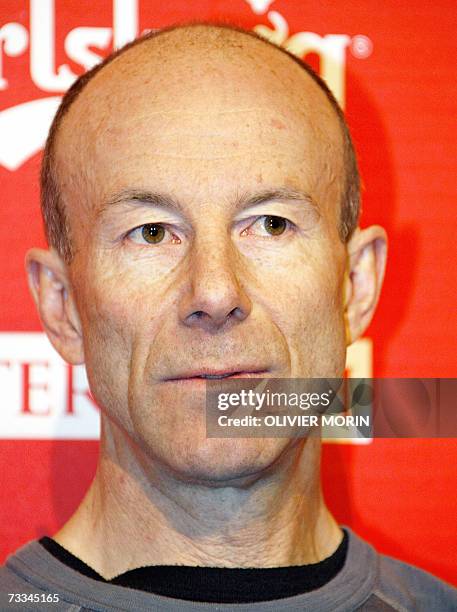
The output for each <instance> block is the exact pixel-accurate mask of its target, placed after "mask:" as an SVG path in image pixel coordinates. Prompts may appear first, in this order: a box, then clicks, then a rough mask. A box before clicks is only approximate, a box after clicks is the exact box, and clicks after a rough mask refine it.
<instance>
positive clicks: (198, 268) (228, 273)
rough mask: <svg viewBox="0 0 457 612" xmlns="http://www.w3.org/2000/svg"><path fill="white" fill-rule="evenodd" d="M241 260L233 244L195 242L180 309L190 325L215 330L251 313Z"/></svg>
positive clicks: (185, 322) (183, 318) (183, 319)
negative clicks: (239, 275)
mask: <svg viewBox="0 0 457 612" xmlns="http://www.w3.org/2000/svg"><path fill="white" fill-rule="evenodd" d="M240 263H241V262H240V261H239V255H238V254H237V253H236V252H235V249H234V247H233V245H230V244H228V245H224V246H223V247H221V245H220V243H219V244H218V245H214V246H213V245H211V247H210V246H209V245H206V246H205V245H200V246H199V247H197V246H196V245H195V248H194V249H193V252H192V253H191V255H190V262H189V270H188V272H189V277H188V283H187V287H186V291H185V294H184V296H183V299H182V300H181V303H180V309H179V310H180V319H181V321H182V322H183V323H184V324H185V325H186V326H188V327H192V328H199V329H203V330H205V331H209V332H215V331H217V330H218V329H220V328H222V327H224V326H225V325H233V324H236V322H241V321H243V320H244V319H245V318H246V317H248V316H249V313H250V312H251V309H252V304H251V301H250V299H249V297H248V295H247V294H246V292H245V290H244V288H243V287H242V285H241V284H240V280H239V278H238V273H237V270H239V268H240Z"/></svg>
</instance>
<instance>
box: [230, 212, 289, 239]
mask: <svg viewBox="0 0 457 612" xmlns="http://www.w3.org/2000/svg"><path fill="white" fill-rule="evenodd" d="M291 225H292V224H291V222H290V221H288V220H287V219H284V217H277V216H276V215H262V216H261V217H258V218H257V219H256V220H255V221H254V223H252V224H251V225H250V226H249V227H247V228H246V229H244V230H243V231H242V232H241V235H242V236H247V235H252V234H257V233H258V234H260V235H264V236H265V235H266V234H269V235H270V236H280V235H281V234H284V232H286V231H287V230H288V229H289V228H290V226H291Z"/></svg>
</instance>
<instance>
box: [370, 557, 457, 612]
mask: <svg viewBox="0 0 457 612" xmlns="http://www.w3.org/2000/svg"><path fill="white" fill-rule="evenodd" d="M378 585H379V586H378V590H379V592H380V594H384V596H385V597H389V596H394V597H395V598H396V599H397V600H398V601H401V602H403V604H404V605H406V606H407V604H408V603H410V602H414V606H415V607H414V608H413V609H415V610H427V611H428V610H440V612H441V611H443V612H444V611H445V610H457V589H456V588H455V587H453V586H451V585H450V584H448V583H446V582H444V581H443V580H440V579H439V578H437V577H436V576H433V575H432V574H430V573H429V572H426V571H425V570H422V569H419V568H418V567H415V566H414V565H410V564H408V563H405V562H404V561H399V560H398V559H393V558H392V557H388V556H387V555H379V573H378ZM407 609H411V608H407Z"/></svg>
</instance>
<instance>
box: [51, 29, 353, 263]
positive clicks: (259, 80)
mask: <svg viewBox="0 0 457 612" xmlns="http://www.w3.org/2000/svg"><path fill="white" fill-rule="evenodd" d="M286 127H287V128H288V129H286ZM234 128H236V129H234ZM295 133H299V134H302V137H298V138H296V137H291V134H295ZM133 135H134V136H135V143H134V145H132V147H130V149H129V150H126V149H125V147H124V148H123V145H124V144H125V142H126V141H130V140H132V137H133ZM267 145H268V146H267ZM254 148H255V149H256V150H257V158H256V161H255V163H256V164H258V165H259V164H260V165H261V160H262V156H263V157H265V158H267V157H269V156H270V151H271V152H272V150H274V151H275V152H276V154H278V152H282V153H281V154H279V156H278V161H277V162H276V164H277V165H278V166H281V164H282V163H283V162H282V161H281V155H282V156H283V157H284V164H287V160H286V158H287V157H288V156H290V157H291V158H294V159H297V158H301V159H302V161H303V166H304V167H308V168H309V172H308V175H307V176H308V177H313V179H311V178H308V183H309V184H308V185H307V188H308V191H310V192H313V193H315V194H316V195H315V197H316V198H318V199H321V200H325V199H327V200H328V201H329V202H331V204H332V205H333V206H334V207H335V210H336V212H337V224H338V231H339V236H340V238H341V240H342V241H346V240H347V239H348V238H349V236H350V235H351V233H352V231H353V229H354V228H355V227H356V225H357V221H358V215H359V177H358V172H357V164H356V160H355V155H354V151H353V147H352V143H351V139H350V136H349V132H348V129H347V126H346V124H345V121H344V117H343V114H342V112H341V110H340V109H339V107H338V105H337V103H336V101H335V99H334V98H333V96H332V94H331V93H330V91H329V90H328V88H327V87H326V85H325V84H324V83H323V81H322V80H321V79H320V78H319V77H318V76H317V75H316V74H315V73H313V72H312V70H311V69H310V68H309V67H308V66H306V65H305V64H303V63H302V62H301V61H300V60H298V59H297V58H295V57H294V56H293V55H291V54H289V53H288V52H286V51H285V50H283V49H280V48H278V47H276V46H274V45H272V44H271V43H269V42H267V41H265V40H264V39H262V38H260V37H258V36H257V35H255V34H253V33H250V32H245V31H243V30H238V29H236V28H232V27H227V26H216V25H205V24H195V25H187V26H178V27H174V28H169V29H166V30H161V31H159V32H155V33H152V34H149V35H147V36H145V37H143V38H141V39H137V40H136V41H134V42H133V43H130V44H129V45H127V46H126V47H124V48H123V49H121V50H120V51H118V52H117V53H115V54H113V55H111V56H110V57H108V58H107V59H106V60H105V61H104V62H103V63H101V64H99V65H97V66H96V67H95V68H94V69H92V70H91V71H89V72H88V73H86V74H85V75H83V76H82V77H80V79H78V80H77V81H76V82H75V83H74V85H73V86H72V87H71V88H70V90H69V91H68V92H67V94H66V95H65V97H64V99H63V101H62V104H61V107H60V108H59V111H58V113H57V115H56V117H55V119H54V122H53V124H52V126H51V130H50V134H49V137H48V141H47V144H46V149H45V154H44V158H43V166H42V184H41V186H42V210H43V216H44V221H45V228H46V234H47V238H48V242H49V244H50V245H51V246H53V247H54V248H56V250H57V251H58V252H59V253H60V254H61V255H62V257H63V259H64V260H65V261H66V262H70V261H71V259H72V257H73V255H74V252H75V233H76V232H75V227H74V224H75V220H76V219H78V221H79V222H80V221H81V220H84V219H86V220H87V223H88V224H90V223H91V221H90V215H89V214H86V213H88V212H89V211H90V210H91V209H92V208H94V207H97V206H98V207H99V208H100V206H102V205H103V203H104V202H106V200H107V199H109V198H110V196H111V195H112V194H111V193H110V192H109V190H111V191H113V189H114V188H116V189H117V190H118V191H119V190H122V189H124V188H125V185H124V184H123V177H121V176H120V175H119V173H118V172H116V168H118V167H119V166H120V164H122V165H124V164H127V165H130V176H129V180H130V181H133V182H135V184H136V185H137V186H138V187H140V188H143V187H146V186H145V185H142V182H144V172H143V173H142V174H141V172H140V171H139V170H138V171H136V169H137V168H138V169H139V168H142V167H143V166H142V162H143V160H144V158H145V157H146V156H149V152H151V154H152V155H154V156H155V157H156V159H157V160H158V163H159V165H160V163H161V162H162V161H163V162H164V166H163V172H162V176H163V178H164V180H165V181H166V167H167V165H166V163H167V159H168V160H173V162H176V160H177V159H181V160H182V162H181V165H182V169H183V171H186V172H187V173H188V174H189V176H190V177H191V176H192V175H193V174H194V173H195V171H196V170H195V169H196V168H197V167H199V168H201V167H202V164H204V165H205V166H206V167H208V168H212V172H213V174H214V175H217V173H218V172H219V171H220V170H221V169H222V171H223V169H224V157H226V158H227V159H229V158H230V159H233V158H234V156H235V157H237V158H239V159H240V163H242V164H244V165H246V164H249V163H252V161H249V160H250V158H251V157H252V155H251V153H252V150H253V149H254ZM253 171H254V168H253ZM148 172H149V173H150V174H154V169H149V170H148ZM101 176H103V177H104V179H103V181H101V180H100V177H101ZM234 176H236V172H235V173H234ZM105 177H108V178H107V180H105ZM256 177H257V182H259V183H261V182H262V174H261V172H259V173H257V174H256ZM286 178H287V181H288V182H289V183H290V185H289V186H291V187H294V186H296V183H297V181H298V180H299V179H298V178H297V176H294V173H293V172H292V173H291V174H290V176H287V177H286ZM201 180H202V179H201V176H200V178H199V181H201ZM170 181H173V177H171V176H170ZM101 182H103V183H104V184H100V183H101ZM108 187H109V190H108ZM163 190H164V189H163V186H162V191H163ZM192 190H193V191H194V192H195V191H196V190H198V186H196V185H192V189H191V191H192ZM321 192H322V193H321ZM324 192H325V193H324ZM189 195H190V194H189ZM81 207H83V209H82V210H81ZM83 225H84V221H83ZM82 231H83V232H84V231H85V230H84V227H83V228H82Z"/></svg>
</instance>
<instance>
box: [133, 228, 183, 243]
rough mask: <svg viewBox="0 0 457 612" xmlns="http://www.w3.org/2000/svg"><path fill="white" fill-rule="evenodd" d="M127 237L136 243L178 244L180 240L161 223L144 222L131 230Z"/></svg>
mask: <svg viewBox="0 0 457 612" xmlns="http://www.w3.org/2000/svg"><path fill="white" fill-rule="evenodd" d="M127 237H128V238H129V239H130V240H131V241H132V242H135V243H136V244H143V245H144V244H159V243H160V242H171V243H172V244H180V242H181V240H180V239H179V238H178V236H176V235H175V234H172V233H171V232H170V230H169V229H168V228H167V227H166V226H165V225H163V224H162V223H145V225H140V226H139V227H136V228H135V229H133V230H131V231H130V232H129V233H128V234H127Z"/></svg>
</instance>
